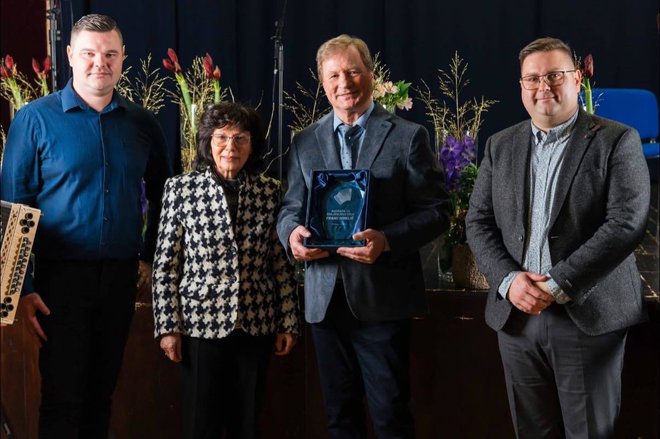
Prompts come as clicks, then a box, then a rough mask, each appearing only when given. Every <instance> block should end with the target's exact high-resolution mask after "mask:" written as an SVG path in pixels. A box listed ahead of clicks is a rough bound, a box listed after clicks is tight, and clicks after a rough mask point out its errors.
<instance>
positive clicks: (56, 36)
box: [46, 0, 61, 91]
mask: <svg viewBox="0 0 660 439" xmlns="http://www.w3.org/2000/svg"><path fill="white" fill-rule="evenodd" d="M56 3H57V0H48V9H47V10H46V18H47V19H48V21H49V27H48V31H49V37H50V38H49V40H50V41H49V43H50V60H51V69H50V80H51V85H52V90H53V91H56V90H57V64H58V58H59V53H58V46H59V44H58V43H59V42H60V41H61V32H60V28H59V26H58V23H59V19H60V13H61V10H60V8H59V7H58V6H57V4H56Z"/></svg>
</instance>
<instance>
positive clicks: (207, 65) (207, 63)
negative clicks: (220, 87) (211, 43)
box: [204, 53, 213, 79]
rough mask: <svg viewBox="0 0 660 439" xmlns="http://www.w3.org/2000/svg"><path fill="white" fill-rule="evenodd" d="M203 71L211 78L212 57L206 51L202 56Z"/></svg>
mask: <svg viewBox="0 0 660 439" xmlns="http://www.w3.org/2000/svg"><path fill="white" fill-rule="evenodd" d="M204 72H206V76H207V77H209V78H211V79H213V59H212V58H211V55H209V54H208V53H207V54H206V55H205V56H204Z"/></svg>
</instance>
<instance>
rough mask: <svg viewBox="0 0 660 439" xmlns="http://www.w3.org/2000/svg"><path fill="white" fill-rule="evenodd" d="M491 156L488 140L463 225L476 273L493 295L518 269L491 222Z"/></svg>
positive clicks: (492, 219) (490, 140) (493, 210)
mask: <svg viewBox="0 0 660 439" xmlns="http://www.w3.org/2000/svg"><path fill="white" fill-rule="evenodd" d="M493 153H494V151H493V145H492V138H490V139H488V141H487V142H486V148H485V151H484V158H483V160H482V162H481V165H480V166H479V173H478V175H477V181H476V183H475V185H474V189H473V191H472V196H471V197H470V207H469V209H468V213H467V217H466V220H465V225H466V234H467V241H468V244H469V246H470V249H471V250H472V253H474V256H475V258H476V260H477V263H478V265H479V269H480V270H481V271H483V272H484V274H485V275H486V278H487V279H488V284H489V285H490V287H491V289H492V290H494V291H497V289H498V287H499V285H500V284H501V283H502V280H503V279H504V278H505V277H506V276H507V275H508V274H509V273H510V272H512V271H516V270H521V267H520V265H519V264H518V262H516V260H515V259H514V258H513V257H512V256H511V253H510V252H509V249H508V248H507V247H506V245H505V243H504V239H503V236H502V230H501V229H500V226H499V225H498V223H497V219H496V218H495V209H494V204H493V185H494V184H497V182H494V181H493V161H494V157H493ZM520 245H521V246H522V243H520ZM521 250H522V249H521ZM498 297H500V296H498Z"/></svg>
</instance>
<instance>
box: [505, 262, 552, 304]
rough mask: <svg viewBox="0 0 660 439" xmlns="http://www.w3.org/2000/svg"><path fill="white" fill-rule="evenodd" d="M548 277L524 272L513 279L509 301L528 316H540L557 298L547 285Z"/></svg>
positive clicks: (508, 296)
mask: <svg viewBox="0 0 660 439" xmlns="http://www.w3.org/2000/svg"><path fill="white" fill-rule="evenodd" d="M547 280H548V277H547V276H544V275H542V274H537V273H530V272H526V271H523V272H521V273H518V274H517V275H516V277H515V278H514V279H513V282H512V283H511V286H510V287H509V292H508V294H507V299H509V302H511V303H512V304H513V306H515V307H516V308H518V309H519V310H520V311H522V312H524V313H526V314H532V315H539V314H541V312H542V311H543V310H544V309H546V308H547V307H548V306H549V305H550V304H551V303H552V302H554V300H555V298H554V296H553V295H552V293H551V292H550V289H549V288H548V284H547Z"/></svg>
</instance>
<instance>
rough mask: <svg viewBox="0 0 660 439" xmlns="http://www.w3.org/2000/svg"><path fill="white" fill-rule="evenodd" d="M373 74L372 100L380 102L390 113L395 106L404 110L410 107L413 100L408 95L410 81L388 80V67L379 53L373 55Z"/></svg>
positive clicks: (393, 110)
mask: <svg viewBox="0 0 660 439" xmlns="http://www.w3.org/2000/svg"><path fill="white" fill-rule="evenodd" d="M374 76H375V77H376V80H375V81H374V89H373V93H372V96H373V98H374V101H376V102H378V103H379V104H381V105H382V106H383V107H385V109H386V110H387V111H389V112H390V113H394V112H395V111H396V109H397V108H398V109H399V110H404V109H405V110H406V111H408V110H410V109H411V108H412V105H413V101H412V98H411V97H409V96H408V90H409V89H410V86H411V85H412V83H410V82H405V81H397V82H392V81H390V69H388V68H387V66H385V64H383V63H382V62H381V61H380V59H379V54H376V56H375V57H374Z"/></svg>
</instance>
